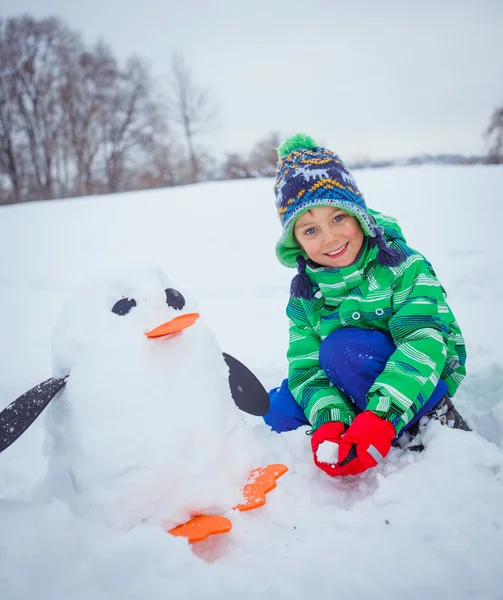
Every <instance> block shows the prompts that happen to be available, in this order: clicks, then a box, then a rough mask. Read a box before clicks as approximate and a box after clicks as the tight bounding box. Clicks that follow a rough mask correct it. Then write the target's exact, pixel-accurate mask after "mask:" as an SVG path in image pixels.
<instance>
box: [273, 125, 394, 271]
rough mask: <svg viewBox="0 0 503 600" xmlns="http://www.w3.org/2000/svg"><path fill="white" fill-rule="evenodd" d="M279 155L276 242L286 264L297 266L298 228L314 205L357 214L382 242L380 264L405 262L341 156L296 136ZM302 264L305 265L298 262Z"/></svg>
mask: <svg viewBox="0 0 503 600" xmlns="http://www.w3.org/2000/svg"><path fill="white" fill-rule="evenodd" d="M278 158H279V162H278V170H277V179H276V183H275V185H274V193H275V194H276V208H277V209H278V214H279V218H280V221H281V225H282V226H283V235H282V236H281V239H280V240H279V242H278V243H277V244H276V256H277V257H278V259H279V261H280V262H281V263H282V264H283V265H285V266H286V267H296V266H297V264H298V260H297V258H298V257H299V255H301V254H302V251H300V248H299V245H298V244H297V242H296V241H295V238H294V235H293V226H294V224H295V221H296V220H297V219H298V217H300V216H301V215H302V214H304V213H305V212H306V211H308V210H309V209H310V208H313V207H314V206H334V207H337V208H340V209H341V210H343V211H345V212H347V213H348V214H350V215H353V216H354V217H356V218H357V219H358V221H359V222H360V225H361V227H362V230H363V233H364V234H365V235H367V236H369V237H370V238H374V244H377V245H378V246H379V252H378V255H377V261H378V262H379V263H380V264H382V265H387V266H396V265H398V264H400V263H401V262H402V260H403V255H402V253H401V252H400V251H397V250H395V249H393V248H390V247H388V246H387V244H386V241H385V239H384V237H383V235H382V229H381V228H380V227H378V226H377V225H376V224H375V222H374V219H373V218H372V217H371V216H370V214H369V212H368V210H367V205H366V204H365V200H364V198H363V194H362V193H361V192H360V190H359V189H358V186H357V185H356V181H355V180H354V178H353V176H352V175H351V173H350V171H349V169H348V168H347V167H346V166H345V165H344V163H343V162H342V160H341V159H340V158H339V156H337V154H335V153H334V152H331V151H330V150H328V149H327V148H322V147H320V146H318V144H317V143H316V142H315V141H314V140H313V139H312V138H311V137H309V136H308V135H304V134H297V135H294V136H292V137H290V138H288V139H287V140H285V142H283V144H282V145H281V146H280V147H279V148H278ZM301 262H302V261H301ZM299 268H300V269H302V268H303V265H302V264H299Z"/></svg>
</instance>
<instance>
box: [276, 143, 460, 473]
mask: <svg viewBox="0 0 503 600" xmlns="http://www.w3.org/2000/svg"><path fill="white" fill-rule="evenodd" d="M278 155H279V159H280V160H279V164H278V173H277V180H276V184H275V192H276V207H277V210H278V214H279V217H280V221H281V224H282V226H283V235H282V236H281V239H280V240H279V242H278V243H277V245H276V255H277V257H278V259H279V261H280V262H281V263H282V264H283V265H285V266H287V267H295V266H297V268H298V274H297V275H296V276H295V277H294V278H293V280H292V285H291V289H290V300H289V302H288V306H287V309H286V313H287V315H288V317H289V319H290V341H289V347H288V352H287V358H288V362H289V369H288V379H286V380H285V381H284V382H283V384H282V385H281V387H280V388H277V389H275V390H272V391H271V393H270V398H271V409H270V411H269V413H268V414H267V415H266V416H265V421H266V423H268V424H269V425H270V426H271V427H272V428H273V429H274V430H275V431H278V432H281V431H288V430H291V429H295V428H296V427H299V426H300V425H305V424H309V425H311V427H312V438H311V445H312V449H313V456H314V462H315V464H316V465H317V466H318V467H320V468H321V469H322V470H323V471H325V472H326V473H328V474H329V475H332V476H344V475H356V474H358V473H362V472H363V471H365V470H367V469H368V468H370V467H373V466H375V465H376V464H377V463H378V462H379V461H380V460H382V459H383V458H384V457H385V456H386V455H387V453H388V452H389V450H390V447H391V443H392V441H393V440H394V439H395V438H397V437H400V436H401V435H402V434H403V433H404V432H406V431H409V432H410V431H412V428H413V427H415V428H416V429H417V427H418V426H419V424H420V423H421V424H422V423H424V421H426V422H428V421H429V420H430V419H439V420H440V422H442V423H445V424H447V425H448V426H450V427H454V428H458V429H466V430H467V429H469V428H468V426H467V425H466V423H465V422H464V420H463V419H462V418H461V416H460V415H459V413H458V412H457V410H456V409H455V408H454V406H453V403H452V400H451V398H452V396H454V394H455V393H456V391H457V389H458V387H459V385H460V383H461V382H462V380H463V378H464V377H465V374H466V369H465V363H466V349H465V344H464V339H463V336H462V334H461V330H460V328H459V326H458V324H457V322H456V319H455V318H454V315H453V313H452V311H451V309H450V307H449V306H448V304H447V302H446V294H445V291H444V289H443V287H442V286H441V284H440V283H439V281H438V279H437V277H436V274H435V271H434V270H433V267H432V266H431V264H430V263H429V262H428V261H427V260H426V258H425V257H424V256H423V255H422V254H421V253H420V252H418V251H416V250H414V249H413V248H411V247H410V246H408V245H407V243H406V241H405V238H404V236H403V234H402V231H401V229H400V227H399V226H398V223H397V222H396V221H395V219H393V218H391V217H387V216H385V215H383V214H380V213H378V212H376V211H372V210H370V209H368V208H367V205H366V202H365V200H364V198H363V195H362V194H361V192H360V190H359V189H358V187H357V185H356V182H355V180H354V178H353V176H352V175H351V173H350V172H349V170H348V169H347V167H346V166H345V165H344V163H343V162H342V160H341V159H340V157H339V156H338V155H337V154H335V153H333V152H331V151H330V150H328V149H326V148H323V147H320V146H318V145H317V144H316V142H314V141H313V140H312V139H311V138H309V137H308V136H305V135H298V136H293V137H292V138H289V139H288V140H286V141H285V143H284V144H283V145H282V146H281V147H280V148H279V149H278ZM324 442H330V443H333V444H336V445H337V452H335V453H334V454H333V456H337V458H334V459H333V460H332V461H330V460H328V459H327V458H326V456H327V454H326V453H323V456H322V455H320V456H318V449H319V447H320V445H321V444H322V443H324Z"/></svg>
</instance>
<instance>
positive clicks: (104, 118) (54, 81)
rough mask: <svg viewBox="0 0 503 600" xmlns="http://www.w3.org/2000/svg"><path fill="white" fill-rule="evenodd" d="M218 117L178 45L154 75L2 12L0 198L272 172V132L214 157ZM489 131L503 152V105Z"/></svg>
mask: <svg viewBox="0 0 503 600" xmlns="http://www.w3.org/2000/svg"><path fill="white" fill-rule="evenodd" d="M217 122H218V110H217V107H216V106H215V104H214V102H213V100H212V99H211V96H210V94H209V91H208V89H206V88H203V87H201V86H200V85H199V84H198V83H197V82H196V81H195V80H194V77H193V74H192V72H191V70H190V68H189V67H188V65H187V64H186V62H185V61H184V59H183V57H181V56H179V55H175V56H173V57H172V60H171V63H170V66H169V73H168V75H167V76H166V78H165V80H164V81H159V80H155V79H154V78H153V77H152V75H151V73H150V68H149V66H148V64H147V63H146V62H145V61H144V60H143V59H141V58H140V57H137V56H132V57H130V58H129V59H128V60H127V61H125V64H123V65H121V64H119V62H118V61H117V59H116V58H115V57H114V56H113V54H112V52H111V50H110V48H109V47H108V46H107V45H106V44H105V43H104V42H101V41H100V42H98V43H97V44H95V45H94V46H91V47H88V46H86V45H85V44H84V43H83V41H82V39H81V37H80V35H79V34H78V33H77V32H75V31H73V30H71V29H70V28H69V27H68V26H67V25H66V24H65V23H63V22H62V21H61V20H59V19H57V18H47V19H34V18H32V17H30V16H27V15H25V16H21V17H16V18H10V19H0V204H9V203H16V202H23V201H27V200H43V199H52V198H63V197H71V196H83V195H89V194H101V193H111V192H121V191H128V190H138V189H146V188H155V187H163V186H173V185H180V184H184V183H193V182H197V181H204V180H208V179H233V178H242V177H262V176H273V175H274V173H275V170H276V151H275V148H277V147H278V145H279V144H280V141H281V139H280V135H279V134H278V133H277V132H272V133H269V134H268V135H267V136H265V137H264V138H263V139H261V140H260V141H259V142H257V144H256V145H255V147H253V148H252V149H251V150H250V152H249V153H247V154H242V153H235V152H232V153H228V154H227V155H226V157H225V159H223V160H222V159H220V160H217V159H216V158H215V157H214V156H212V154H211V153H210V152H208V150H207V149H205V148H204V147H203V146H202V145H201V143H200V138H201V135H202V134H204V133H206V134H208V133H211V131H214V130H215V128H216V127H217ZM486 133H487V136H488V137H489V138H490V139H491V144H492V145H491V150H490V152H489V156H490V158H491V162H499V161H500V159H501V161H503V157H502V145H503V142H502V138H503V108H501V109H497V110H496V111H495V113H494V115H493V117H492V120H491V124H490V126H489V128H488V129H487V132H486ZM357 166H383V165H382V164H380V163H372V161H365V164H361V165H357Z"/></svg>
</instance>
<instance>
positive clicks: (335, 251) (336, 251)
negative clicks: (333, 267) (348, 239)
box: [327, 244, 347, 256]
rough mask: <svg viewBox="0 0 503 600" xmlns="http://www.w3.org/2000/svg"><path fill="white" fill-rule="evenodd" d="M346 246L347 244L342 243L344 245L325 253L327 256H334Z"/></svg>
mask: <svg viewBox="0 0 503 600" xmlns="http://www.w3.org/2000/svg"><path fill="white" fill-rule="evenodd" d="M346 246H347V244H344V246H342V247H341V248H339V250H334V251H333V252H327V254H328V256H335V255H336V254H340V253H341V252H342V251H343V250H344V248H345V247H346Z"/></svg>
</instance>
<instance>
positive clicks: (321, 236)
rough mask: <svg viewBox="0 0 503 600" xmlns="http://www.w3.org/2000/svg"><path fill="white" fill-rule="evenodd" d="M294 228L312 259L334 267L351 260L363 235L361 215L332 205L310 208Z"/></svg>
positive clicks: (301, 244) (356, 252)
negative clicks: (353, 215) (357, 216)
mask: <svg viewBox="0 0 503 600" xmlns="http://www.w3.org/2000/svg"><path fill="white" fill-rule="evenodd" d="M293 232H294V235H295V239H296V240H297V242H298V244H299V245H300V246H301V247H302V248H303V249H304V251H305V252H306V254H307V255H308V256H309V258H310V259H311V260H313V261H314V262H316V263H318V264H319V265H322V266H323V267H331V268H340V267H347V266H349V265H350V264H352V263H353V262H354V261H355V259H356V257H357V256H358V252H359V251H360V248H361V247H362V244H363V237H364V236H363V231H362V228H361V226H360V223H359V221H358V219H357V218H356V217H352V216H351V215H348V214H347V213H345V212H344V211H343V210H341V209H340V208H334V207H333V206H316V207H314V208H311V209H310V210H308V211H307V212H305V213H304V214H303V215H301V216H300V217H299V218H298V219H297V221H296V222H295V226H294V228H293Z"/></svg>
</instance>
